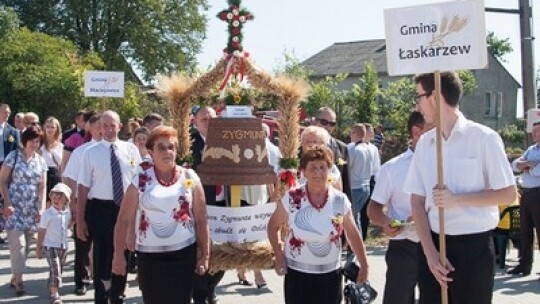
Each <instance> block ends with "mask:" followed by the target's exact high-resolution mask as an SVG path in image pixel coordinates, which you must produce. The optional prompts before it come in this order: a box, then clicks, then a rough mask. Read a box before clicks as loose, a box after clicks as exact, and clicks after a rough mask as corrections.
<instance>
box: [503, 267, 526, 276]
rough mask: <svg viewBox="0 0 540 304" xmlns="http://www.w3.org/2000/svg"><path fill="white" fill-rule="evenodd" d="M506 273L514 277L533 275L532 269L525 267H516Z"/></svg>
mask: <svg viewBox="0 0 540 304" xmlns="http://www.w3.org/2000/svg"><path fill="white" fill-rule="evenodd" d="M506 273H508V274H512V275H524V276H528V275H529V274H531V270H530V269H525V268H524V267H521V266H516V267H514V268H512V269H509V270H508V271H507V272H506Z"/></svg>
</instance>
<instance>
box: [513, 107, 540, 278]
mask: <svg viewBox="0 0 540 304" xmlns="http://www.w3.org/2000/svg"><path fill="white" fill-rule="evenodd" d="M531 116H533V115H531ZM529 119H533V129H532V137H533V139H534V141H535V143H534V144H533V145H531V146H530V147H529V148H527V150H526V151H525V153H523V155H522V156H521V157H519V158H517V159H516V160H514V161H513V162H512V168H513V169H514V172H517V173H521V178H522V182H521V186H522V188H523V191H522V195H521V199H520V202H519V230H520V238H519V253H520V256H519V264H518V265H517V266H516V267H514V268H512V269H509V270H508V273H509V274H514V275H519V274H522V275H529V274H530V273H531V268H532V266H533V249H534V230H535V229H534V228H535V227H536V237H537V240H538V241H539V243H540V119H539V118H538V117H535V116H533V117H531V118H529ZM535 120H536V121H535Z"/></svg>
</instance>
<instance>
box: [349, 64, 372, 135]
mask: <svg viewBox="0 0 540 304" xmlns="http://www.w3.org/2000/svg"><path fill="white" fill-rule="evenodd" d="M379 94H380V91H379V76H378V74H377V71H376V70H375V67H374V66H373V64H372V63H367V64H366V65H365V66H364V74H363V75H362V76H361V77H360V79H359V84H353V87H352V89H351V90H350V91H349V93H348V94H347V104H348V105H349V106H350V107H352V118H353V120H354V122H368V123H371V124H375V125H376V124H378V123H379V116H378V115H379V113H378V112H379V106H378V104H377V102H378V97H379Z"/></svg>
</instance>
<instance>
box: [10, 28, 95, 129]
mask: <svg viewBox="0 0 540 304" xmlns="http://www.w3.org/2000/svg"><path fill="white" fill-rule="evenodd" d="M100 65H102V62H101V61H100V60H99V58H98V57H96V56H95V55H92V54H89V55H88V56H79V54H78V50H77V47H76V46H75V45H73V43H71V42H69V41H66V40H63V39H60V38H54V37H51V36H48V35H46V34H42V33H35V32H31V31H29V30H27V29H20V30H19V29H15V30H11V31H9V32H8V33H7V34H6V35H5V36H4V37H3V38H1V39H0V100H2V101H3V102H7V103H9V105H10V106H11V108H12V110H13V111H30V110H31V111H34V112H37V113H40V115H41V116H44V117H46V116H49V115H54V116H55V117H58V118H60V120H61V121H62V120H63V122H67V121H70V120H71V118H72V117H73V114H74V113H75V112H76V111H77V110H78V109H80V108H82V107H83V98H82V84H83V80H82V72H83V71H84V69H85V68H90V67H99V66H100Z"/></svg>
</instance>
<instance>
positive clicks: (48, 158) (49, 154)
mask: <svg viewBox="0 0 540 304" xmlns="http://www.w3.org/2000/svg"><path fill="white" fill-rule="evenodd" d="M40 149H41V156H42V157H43V159H45V162H46V163H47V167H53V168H56V167H58V166H59V165H60V164H61V163H62V153H63V152H64V145H63V144H58V145H56V147H54V148H53V149H52V150H50V151H49V150H47V148H45V145H42V146H41V148H40Z"/></svg>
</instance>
